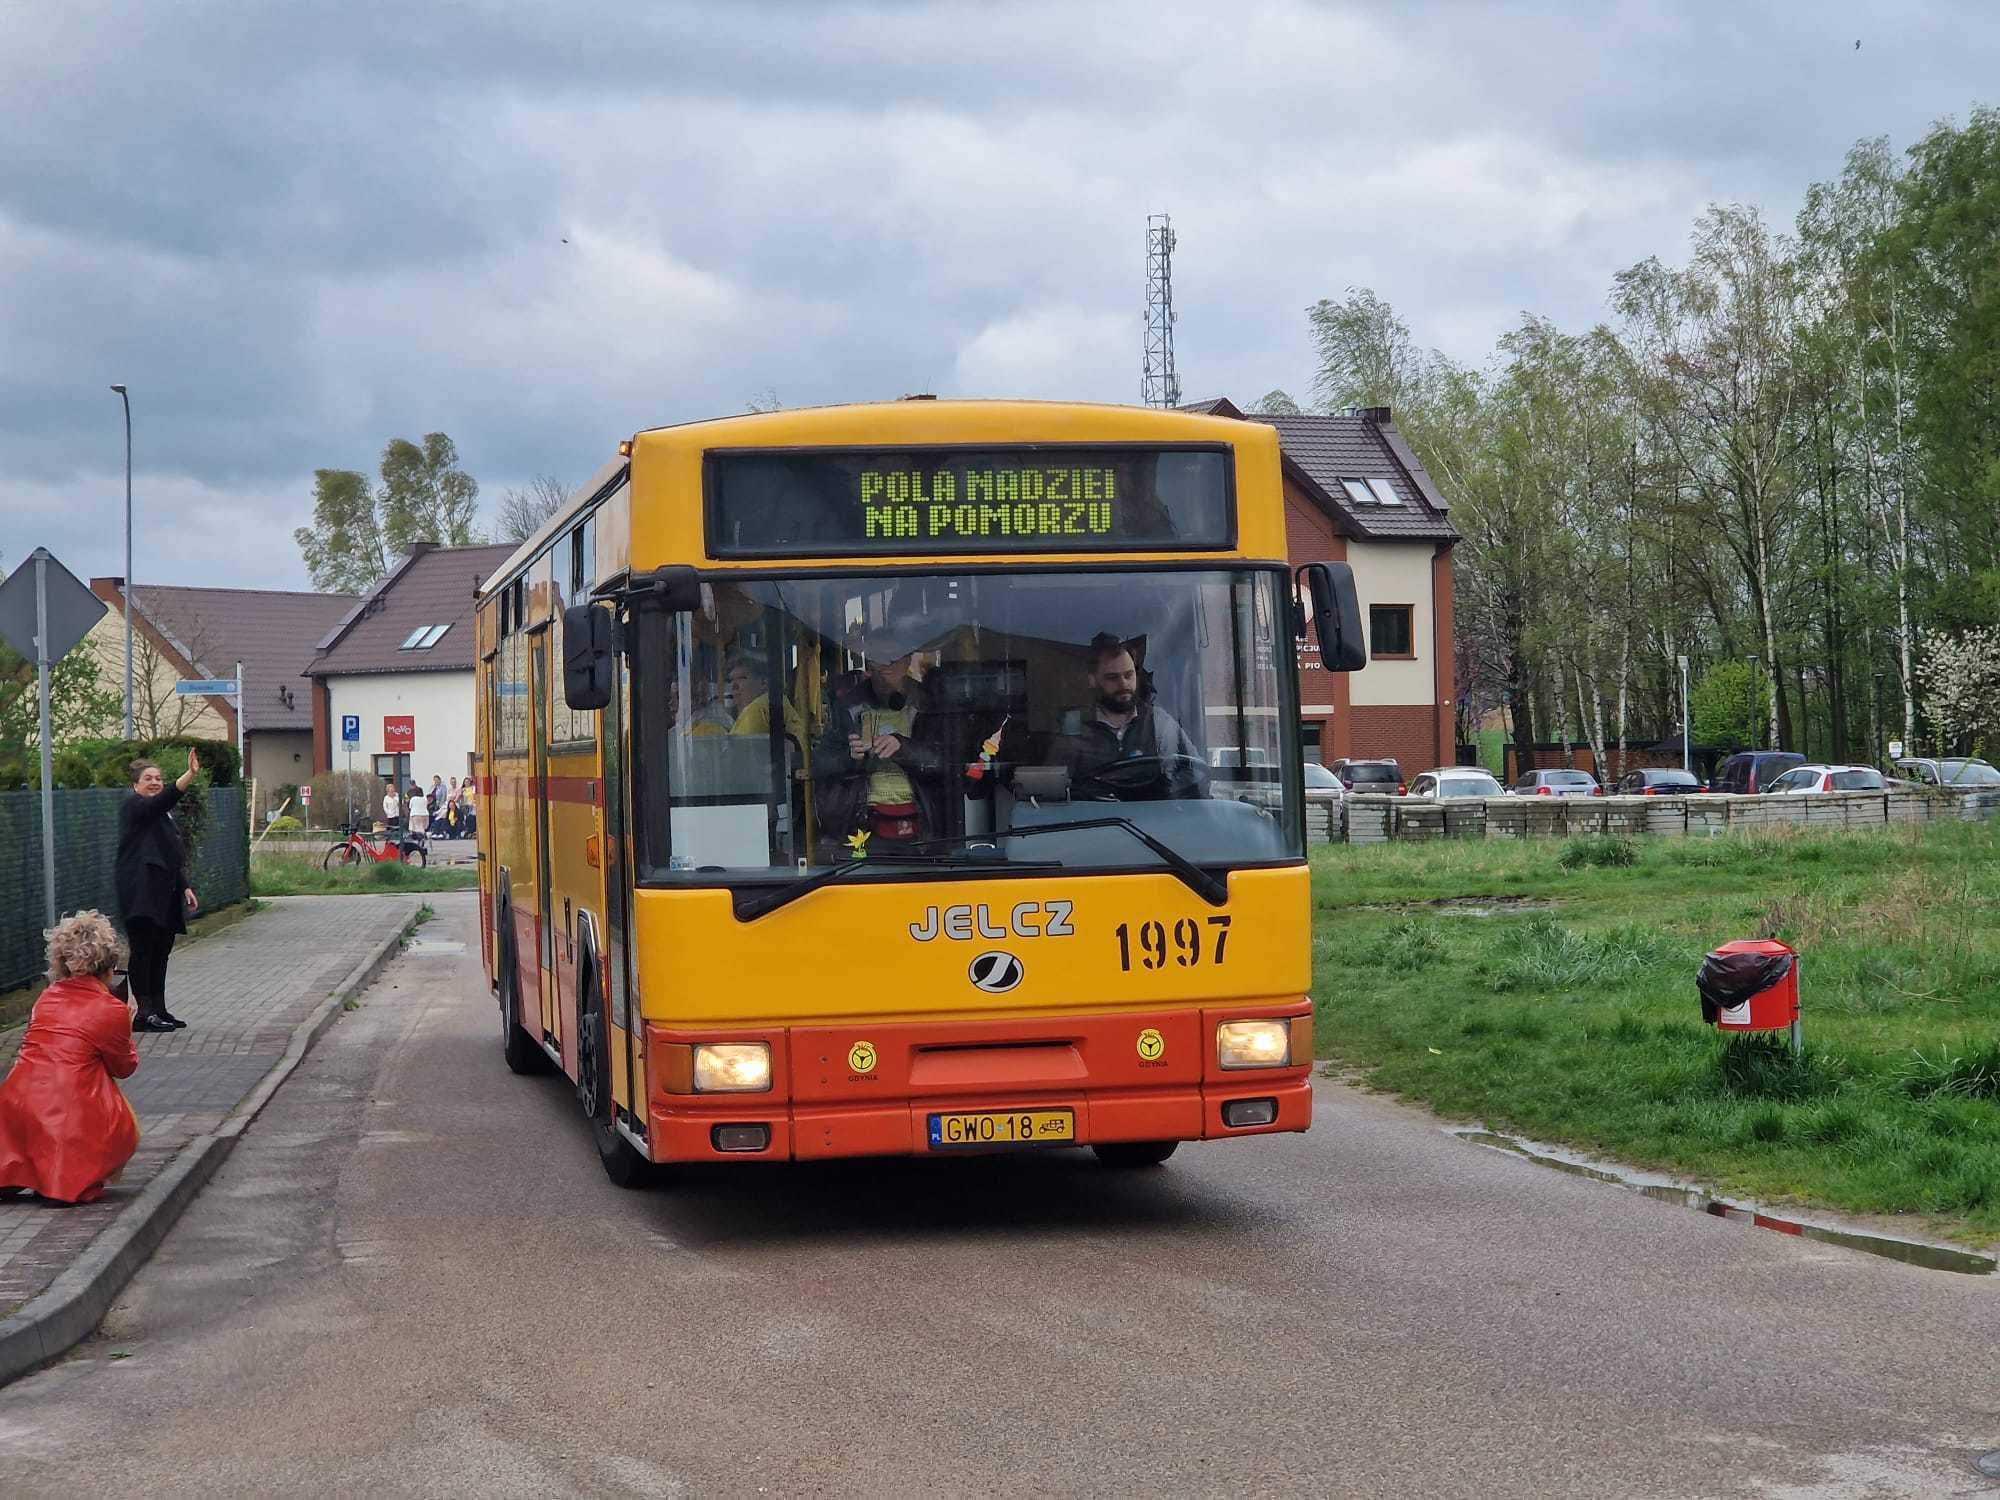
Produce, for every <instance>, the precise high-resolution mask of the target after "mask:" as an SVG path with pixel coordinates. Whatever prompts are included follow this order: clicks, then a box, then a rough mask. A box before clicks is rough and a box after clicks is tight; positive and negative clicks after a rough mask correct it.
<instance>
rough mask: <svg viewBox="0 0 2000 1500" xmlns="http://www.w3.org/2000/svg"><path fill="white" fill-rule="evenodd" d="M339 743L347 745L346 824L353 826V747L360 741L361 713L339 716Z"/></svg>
mask: <svg viewBox="0 0 2000 1500" xmlns="http://www.w3.org/2000/svg"><path fill="white" fill-rule="evenodd" d="M340 743H341V744H343V745H345V746H346V747H347V826H348V827H349V828H352V827H353V826H354V747H355V746H356V745H358V744H360V743H361V715H360V714H342V715H341V716H340Z"/></svg>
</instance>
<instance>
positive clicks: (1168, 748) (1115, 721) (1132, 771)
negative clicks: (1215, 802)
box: [1055, 631, 1205, 800]
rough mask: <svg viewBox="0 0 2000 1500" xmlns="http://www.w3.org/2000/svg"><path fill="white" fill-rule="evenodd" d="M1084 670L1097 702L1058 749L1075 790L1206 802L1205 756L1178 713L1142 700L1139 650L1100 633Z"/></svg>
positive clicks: (1132, 796)
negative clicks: (1201, 798)
mask: <svg viewBox="0 0 2000 1500" xmlns="http://www.w3.org/2000/svg"><path fill="white" fill-rule="evenodd" d="M1085 665H1086V667H1087V669H1088V671H1089V673H1090V685H1091V688H1092V690H1093V692H1095V694H1096V701H1095V702H1094V703H1093V704H1092V705H1091V706H1090V707H1089V708H1088V709H1087V710H1085V714H1084V720H1083V724H1082V726H1081V727H1080V729H1079V731H1078V732H1077V733H1076V734H1074V735H1071V736H1067V737H1065V738H1064V739H1063V740H1061V741H1059V742H1058V743H1057V745H1056V747H1055V759H1056V761H1057V762H1058V763H1059V764H1062V765H1066V766H1068V767H1069V771H1070V778H1071V785H1072V786H1073V788H1074V789H1075V790H1076V791H1077V792H1078V793H1080V794H1082V795H1084V796H1111V797H1116V798H1120V799H1130V800H1146V799H1150V798H1158V797H1199V796H1201V795H1202V782H1203V771H1204V767H1205V762H1204V761H1203V759H1202V755H1201V751H1200V749H1199V748H1198V747H1197V746H1196V745H1195V743H1194V741H1193V740H1191V739H1189V738H1188V734H1187V731H1186V730H1184V729H1182V728H1181V726H1180V724H1179V723H1178V722H1177V721H1176V720H1175V718H1174V716H1173V715H1172V714H1170V713H1168V712H1167V711H1166V710H1165V709H1164V708H1161V707H1159V706H1158V705H1157V704H1155V703H1154V702H1153V701H1152V700H1151V699H1150V698H1142V697H1141V696H1140V695H1139V664H1138V662H1137V661H1136V660H1135V659H1134V658H1133V655H1132V648H1131V647H1130V646H1128V645H1126V643H1125V642H1124V641H1122V640H1120V639H1119V638H1118V637H1117V636H1115V635H1113V634H1111V633H1110V632H1108V631H1105V632H1101V633H1099V634H1098V635H1095V636H1093V637H1092V638H1091V642H1090V650H1089V654H1088V655H1087V656H1086V657H1085ZM1121 765H1122V766H1124V767H1126V769H1122V770H1121V769H1120V767H1121Z"/></svg>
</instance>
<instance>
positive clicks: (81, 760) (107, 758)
mask: <svg viewBox="0 0 2000 1500" xmlns="http://www.w3.org/2000/svg"><path fill="white" fill-rule="evenodd" d="M189 750H193V751H194V752H196V753H197V754H198V755H200V757H201V779H202V780H203V781H204V782H206V783H207V784H208V785H210V786H234V785H236V781H237V776H238V774H239V773H240V772H241V770H242V759H241V757H239V756H238V755H237V753H236V746H235V744H234V743H233V742H232V741H229V740H205V739H201V738H199V737H197V736H195V735H186V734H176V735H169V736H166V737H165V738H163V739H156V740H73V741H71V742H70V743H69V744H67V745H61V746H58V747H57V749H56V752H55V758H54V764H53V765H52V766H51V768H50V769H51V770H53V771H54V773H55V783H56V785H57V786H59V787H67V788H70V789H72V790H76V789H81V788H83V787H93V786H100V787H125V786H129V785H131V783H130V782H129V781H127V780H126V776H125V768H126V767H127V766H128V765H129V764H130V763H131V762H132V761H134V760H137V759H141V758H143V759H146V760H155V761H158V762H159V763H160V769H161V770H162V771H163V772H165V773H166V778H167V780H169V781H172V780H174V779H175V778H176V777H178V776H179V775H180V773H181V772H182V771H184V770H186V769H187V753H188V751H189ZM41 784H42V767H41V760H40V758H39V755H38V753H37V752H35V751H33V750H29V751H25V752H24V751H15V752H12V753H10V754H7V755H4V756H0V790H12V789H15V788H23V787H25V788H28V789H34V788H38V787H40V786H41Z"/></svg>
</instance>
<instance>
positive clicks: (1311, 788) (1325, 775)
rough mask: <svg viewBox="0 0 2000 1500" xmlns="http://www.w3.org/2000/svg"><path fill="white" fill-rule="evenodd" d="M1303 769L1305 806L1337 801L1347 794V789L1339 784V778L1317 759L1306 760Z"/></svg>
mask: <svg viewBox="0 0 2000 1500" xmlns="http://www.w3.org/2000/svg"><path fill="white" fill-rule="evenodd" d="M1305 771H1306V806H1307V807H1313V806H1316V805H1317V804H1320V803H1323V802H1338V801H1340V799H1341V798H1343V797H1345V796H1346V795H1347V789H1346V788H1345V787H1343V786H1342V785H1341V784H1340V778H1339V777H1338V776H1336V775H1334V774H1333V772H1331V771H1329V770H1328V769H1327V768H1326V767H1325V766H1323V765H1321V764H1320V763H1319V762H1318V761H1315V760H1309V761H1307V762H1306V765H1305Z"/></svg>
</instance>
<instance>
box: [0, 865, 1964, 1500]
mask: <svg viewBox="0 0 2000 1500" xmlns="http://www.w3.org/2000/svg"><path fill="white" fill-rule="evenodd" d="M433 900H434V901H435V902H436V903H437V905H438V906H439V907H440V909H441V910H442V911H443V912H444V914H445V915H444V917H443V918H442V919H441V920H440V921H439V922H437V923H435V924H432V925H431V926H430V927H427V928H425V929H424V934H425V937H426V939H427V942H428V944H431V945H435V944H440V943H441V944H443V945H444V949H443V951H439V950H438V949H436V948H433V950H432V951H429V952H424V951H417V952H413V953H412V954H410V955H406V956H405V957H404V958H402V959H399V960H398V961H397V962H396V964H395V965H394V966H393V967H392V968H391V969H390V970H389V972H388V973H387V975H386V976H385V977H384V979H383V980H382V981H381V982H380V983H379V984H378V985H377V986H376V987H375V988H374V989H373V990H371V991H370V992H369V995H368V997H367V1000H366V1003H365V1004H364V1005H363V1007H362V1008H361V1009H359V1010H357V1011H355V1012H354V1013H352V1014H350V1015H349V1016H347V1017H345V1018H344V1019H343V1020H342V1021H341V1023H340V1024H339V1025H338V1026H336V1027H335V1028H334V1029H333V1031H332V1032H330V1033H329V1034H328V1036H327V1038H326V1039H325V1040H324V1041H323V1042H322V1043H321V1044H320V1046H319V1048H318V1049H317V1050H316V1051H315V1053H314V1054H313V1055H312V1056H311V1057H310V1058H309V1059H308V1060H307V1062H306V1064H305V1066H304V1067H302V1068H301V1069H300V1071H299V1072H298V1073H297V1074H295V1075H294V1076H293V1078H292V1079H291V1081H290V1082H289V1083H287V1084H286V1085H285V1087H284V1088H283V1089H282V1090H281V1091H280V1093H279V1094H278V1096H277V1098H276V1099H275V1100H274V1101H273V1102H272V1104H271V1106H270V1107H269V1108H268V1109H267V1110H266V1112H265V1114H264V1115H263V1116H262V1118H261V1119H260V1120H259V1121H258V1122H257V1124H256V1125H255V1126H253V1127H252V1128H251V1130H250V1132H249V1134H248V1135H247V1136H246V1138H245V1140H244V1141H243V1143H242V1144H241V1145H240V1146H239V1147H238V1149H237V1151H236V1153H235V1155H234V1156H233V1157H232V1158H231V1160H230V1161H229V1162H228V1164H227V1165H226V1166H225V1167H224V1168H223V1170H222V1172H221V1173H220V1174H219V1175H218V1177H217V1178H216V1180H215V1181H214V1182H213V1183H212V1184H211V1185H210V1186H209V1187H208V1189H207V1190H206V1191H205V1192H204V1193H203V1194H202V1196H201V1198H200V1199H199V1200H198V1201H197V1202H196V1203H195V1204H194V1205H193V1206H192V1207H191V1208H190V1209H189V1211H188V1213H187V1215H186V1217H185V1218H184V1219H183V1220H182V1221H181V1224H180V1226H179V1227H178V1228H177V1229H176V1230H175V1232H174V1233H173V1235H172V1236H171V1237H170V1238H169V1240H168V1241H167V1243H166V1245H165V1246H164V1247H163V1248H162V1250H161V1251H160V1253H159V1255H158V1256H157V1257H156V1258H155V1259H154V1261H153V1262H152V1264H151V1265H150V1266H148V1267H147V1268H146V1269H145V1270H144V1271H143V1272H142V1273H141V1274H140V1275H139V1277H138V1278H137V1279H136V1280H135V1281H134V1282H133V1283H132V1285H131V1287H130V1288H128V1290H127V1292H126V1295H125V1297H124V1298H123V1300H122V1302H121V1304H120V1305H119V1307H118V1308H117V1309H115V1310H114V1312H113V1314H112V1315H111V1317H110V1318H109V1319H108V1320H107V1322H106V1325H105V1328H104V1329H103V1331H102V1333H101V1334H100V1336H98V1337H97V1338H95V1339H94V1340H92V1341H91V1342H90V1343H88V1344H86V1345H84V1346H83V1347H82V1349H80V1350H79V1351H78V1353H77V1354H76V1355H75V1356H74V1357H72V1358H70V1359H69V1360H67V1361H65V1362H63V1363H61V1364H59V1365H57V1366H55V1367H53V1368H52V1369H50V1370H47V1371H44V1372H42V1373H41V1374H38V1375H36V1376H33V1377H30V1378H29V1379H27V1380H25V1381H22V1382H20V1383H18V1384H16V1385H14V1386H12V1387H10V1388H8V1389H7V1390H5V1391H4V1392H0V1494H5V1495H6V1496H9V1497H21V1496H30V1495H34V1496H40V1495H49V1496H62V1497H65V1500H75V1497H80V1496H94V1495H116V1496H120V1497H129V1496H133V1495H148V1496H179V1495H189V1496H200V1497H203V1500H222V1497H228V1496H265V1495H273V1494H347V1495H369V1496H387V1495H482V1496H485V1495H492V1496H539V1495H569V1494H589V1495H735V1494H774V1495H787V1494H852V1495H904V1494H909V1495H917V1494H922V1495H959V1494H967V1495H970V1494H1006V1495H1010V1496H1011V1495H1032V1494H1090V1495H1142V1494H1174V1495H1179V1494H1213V1495H1236V1494H1310V1495H1395V1496H1433V1495H1435V1496H1477V1497H1481V1500H1491V1497H1498V1496H1509V1495H1531V1496H1545V1495H1579V1496H1591V1497H1602V1496H1621V1495H1636V1496H1678V1495H1753V1494H1754V1495H1775V1496H1789V1495H1831V1496H1872V1495H1884V1496H1897V1497H1901V1496H1917V1495H1921V1496H1944V1495H1966V1496H1979V1495H2000V1485H1996V1484H1994V1483H1992V1482H1990V1481H1986V1480H1983V1479H1981V1478H1980V1477H1979V1476H1978V1475H1977V1474H1975V1473H1974V1471H1973V1470H1972V1468H1971V1467H1970V1463H1969V1455H1970V1454H1971V1453H1972V1452H1973V1451H1974V1450H1977V1449H1983V1448H1991V1447H1995V1446H2000V1384H1996V1379H1995V1377H1996V1375H2000V1349H1996V1342H2000V1341H1996V1332H2000V1281H1995V1280H1992V1279H1984V1280H1976V1279H1970V1278H1964V1277H1958V1276H1952V1275H1948V1274H1945V1273H1940V1272H1936V1271H1925V1270H1919V1269H1916V1268H1913V1267H1908V1266H1901V1265H1897V1264H1893V1263H1890V1262H1886V1261H1881V1260H1878V1259H1874V1258H1872V1257H1869V1256H1865V1255H1861V1254H1857V1253H1854V1252H1852V1251H1846V1250H1839V1249H1834V1248H1831V1247H1826V1246H1817V1245H1813V1244H1810V1243H1804V1242H1800V1241H1797V1240H1793V1239H1788V1238H1785V1237H1783V1236H1780V1235H1775V1234H1770V1233H1766V1232H1762V1231H1758V1230H1753V1229H1749V1228H1745V1227H1743V1226H1740V1225H1734V1224H1727V1223H1723V1222H1721V1221H1718V1220H1715V1219H1711V1218H1708V1217H1706V1216H1703V1215H1701V1214H1697V1213H1692V1212H1689V1211H1687V1210H1685V1209H1680V1208H1674V1207H1670V1206H1667V1205H1664V1204H1660V1203H1654V1202H1650V1201H1648V1200H1646V1199H1644V1198H1641V1197H1639V1196H1638V1195H1636V1194H1632V1193H1628V1192H1624V1191H1621V1190H1618V1189H1616V1188H1609V1187H1604V1186H1601V1185H1598V1184H1594V1183H1590V1182H1586V1181H1580V1180H1577V1179H1573V1178H1570V1177H1566V1176H1564V1175H1562V1174H1560V1173H1556V1172H1552V1171H1549V1170H1548V1169H1546V1168H1542V1167H1537V1166H1534V1165H1532V1164H1530V1163H1526V1162H1521V1161H1516V1160H1512V1159H1509V1158H1508V1157H1505V1156H1503V1155H1500V1154H1498V1153H1494V1152H1491V1151H1486V1150H1481V1149H1479V1148H1477V1147H1475V1146H1471V1145H1467V1144H1465V1143H1463V1142H1460V1141H1457V1140H1454V1139H1451V1138H1450V1137H1448V1136H1446V1135H1444V1134H1443V1133H1441V1132H1440V1131H1439V1130H1438V1129H1437V1128H1436V1126H1435V1124H1434V1123H1433V1122H1432V1121H1430V1120H1429V1119H1428V1118H1427V1117H1425V1116H1423V1115H1421V1114H1419V1113H1417V1112H1414V1111H1411V1110H1407V1109H1404V1108H1402V1107H1400V1106H1396V1105H1393V1104H1391V1103H1388V1102H1386V1101H1383V1100H1379V1099H1373V1098H1370V1097H1367V1096H1365V1095H1362V1094H1359V1093H1356V1092H1354V1091H1352V1090H1349V1089H1345V1088H1341V1087H1337V1086H1335V1085H1332V1084H1326V1085H1323V1086H1322V1092H1321V1095H1320V1099H1319V1110H1318V1124H1317V1125H1316V1127H1315V1128H1314V1130H1313V1131H1312V1132H1311V1133H1310V1134H1309V1135H1306V1136H1288V1137H1275V1138H1269V1139H1265V1140H1258V1141H1247V1142H1236V1143H1230V1144H1217V1145H1210V1146H1195V1147H1183V1148H1182V1150H1181V1153H1180V1154H1179V1155H1178V1156H1177V1157H1176V1158H1175V1159H1174V1160H1173V1161H1172V1162H1171V1163H1169V1164H1168V1165H1167V1166H1166V1167H1164V1168H1160V1169H1155V1170H1149V1171H1141V1172H1131V1173H1116V1172H1111V1171H1107V1170H1105V1169H1103V1168H1100V1167H1098V1166H1096V1165H1095V1164H1094V1162H1093V1161H1092V1160H1091V1159H1090V1158H1088V1157H1087V1156H1086V1155H1084V1154H1083V1153H1070V1152H1065V1153H1060V1154H1044V1155H1038V1156H1033V1157H1010V1158H989V1159H981V1160H962V1159H961V1160H952V1161H949V1162H936V1163H932V1162H889V1163H857V1164H846V1165H840V1166H836V1167H832V1168H826V1167H815V1168H811V1169H793V1168H769V1169H753V1168H744V1169H741V1170H731V1171H713V1170H712V1171H707V1172H703V1173H700V1174H692V1175H688V1176H685V1177H684V1178H683V1179H682V1180H681V1181H680V1182H679V1183H678V1185H676V1186H674V1187H671V1188H668V1189H665V1190H659V1191H653V1192H648V1193H629V1192H623V1191H620V1190H619V1189H617V1188H614V1187H612V1186H611V1185H610V1184H609V1183H607V1182H606V1181H605V1180H604V1178H603V1176H602V1175H601V1173H600V1172H599V1170H598V1167H597V1164H596V1159H595V1156H594V1154H593V1152H592V1149H591V1147H590V1144H589V1142H588V1140H587V1138H586V1136H585V1133H584V1130H583V1128H582V1125H581V1122H580V1121H579V1119H578V1118H577V1117H576V1116H575V1114H574V1112H573V1106H572V1103H571V1100H570V1098H569V1096H568V1094H567V1092H566V1091H565V1090H564V1088H563V1087H562V1086H561V1085H560V1084H559V1083H558V1082H557V1081H554V1080H523V1079H517V1078H514V1077H512V1076H511V1075H510V1074H508V1073H507V1072H506V1070H505V1068H504V1067H503V1065H502V1063H501V1061H500V1055H499V1045H498V1041H497V1024H496V1017H495V1012H494V1007H493V1005H492V1002H491V1001H490V1000H489V999H488V998H487V995H486V992H485V988H484V985H483V984H482V983H481V981H480V979H479V976H478V964H477V961H476V958H475V957H474V956H473V955H472V954H470V953H469V952H467V953H456V952H453V951H450V947H451V945H452V944H453V943H456V942H465V941H466V940H468V939H472V938H474V936H475V932H476V928H475V921H474V915H473V908H472V904H471V900H470V898H469V897H457V896H450V897H439V898H433Z"/></svg>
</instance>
